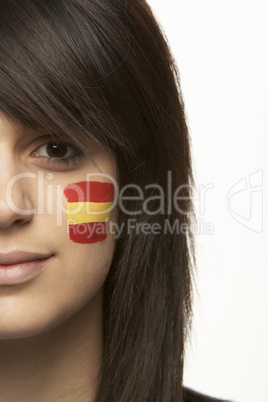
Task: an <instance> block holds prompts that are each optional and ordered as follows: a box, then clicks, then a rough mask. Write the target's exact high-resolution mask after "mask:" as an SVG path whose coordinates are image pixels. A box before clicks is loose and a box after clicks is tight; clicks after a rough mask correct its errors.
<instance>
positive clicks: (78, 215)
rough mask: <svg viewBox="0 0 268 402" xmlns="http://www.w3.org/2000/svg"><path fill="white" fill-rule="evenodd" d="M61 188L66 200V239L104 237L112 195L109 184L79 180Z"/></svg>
mask: <svg viewBox="0 0 268 402" xmlns="http://www.w3.org/2000/svg"><path fill="white" fill-rule="evenodd" d="M63 192H64V195H65V197H66V198H67V201H68V204H67V222H68V226H69V235H70V239H71V240H72V241H74V242H75V243H81V244H89V243H96V242H99V241H103V240H105V239H106V238H107V234H108V221H109V219H110V213H111V206H112V203H113V199H114V186H113V184H112V183H107V182H98V181H82V182H79V183H72V184H69V185H68V186H66V187H65V188H64V190H63Z"/></svg>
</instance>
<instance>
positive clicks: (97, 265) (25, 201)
mask: <svg viewBox="0 0 268 402" xmlns="http://www.w3.org/2000/svg"><path fill="white" fill-rule="evenodd" d="M49 140H50V139H49V138H48V137H47V136H46V137H44V135H43V134H41V133H38V132H33V131H27V132H26V131H25V129H23V128H22V127H20V126H19V125H17V124H15V122H12V121H10V120H8V119H7V118H6V116H5V115H3V114H1V113H0V171H1V181H0V252H2V253H6V252H10V251H14V250H24V251H31V252H40V253H43V254H48V255H51V257H50V258H49V259H48V260H47V262H46V264H45V268H44V269H43V271H42V272H41V273H39V275H38V276H36V277H34V278H32V279H31V280H29V281H28V282H25V283H22V284H15V285H14V284H13V285H5V286H4V285H0V317H1V319H0V389H1V400H2V401H5V402H9V401H10V402H11V401H15V400H23V401H27V402H28V401H37V400H38V401H39V402H43V401H64V402H69V401H70V402H73V401H77V402H83V401H87V402H88V401H93V399H94V395H95V393H96V389H97V386H98V373H99V372H100V362H101V355H102V347H103V342H102V334H103V332H102V295H103V283H104V280H105V278H106V276H107V273H108V271H109V267H110V264H111V260H112V256H113V251H114V243H115V241H114V238H113V236H112V235H111V234H109V235H108V237H107V239H106V240H105V241H102V242H98V243H94V244H78V243H74V242H72V241H71V240H70V238H69V235H68V231H67V219H66V215H64V214H63V217H62V224H60V225H59V222H58V211H57V205H58V204H57V203H58V200H57V197H56V196H54V197H53V196H52V195H51V189H53V192H54V194H55V193H56V188H57V186H58V187H59V186H60V188H61V189H62V190H63V188H64V187H65V186H66V185H68V184H69V183H76V182H79V181H83V180H86V174H87V173H95V174H96V176H95V177H94V180H99V181H104V179H103V177H102V176H101V173H105V174H108V175H110V176H112V177H114V178H116V165H115V161H114V159H113V157H112V156H110V155H107V154H105V153H104V152H99V151H98V152H97V151H96V152H95V153H94V163H93V161H92V160H91V159H90V158H88V157H86V156H83V157H82V158H79V159H76V162H75V163H71V164H70V165H69V166H67V165H66V164H64V163H63V164H60V165H58V164H53V163H51V162H49V160H48V158H47V157H46V156H44V155H47V153H44V152H46V149H47V148H46V146H44V144H46V143H47V142H49ZM50 141H51V140H50ZM38 172H39V174H40V172H43V173H42V174H43V177H44V182H43V186H42V189H43V195H44V202H43V203H42V206H43V207H44V211H43V213H38V211H37V212H36V213H31V214H29V215H23V214H21V213H19V212H18V211H13V210H12V208H10V205H9V203H8V202H7V201H6V197H5V191H6V185H7V184H8V182H9V181H10V180H11V179H12V177H14V176H15V175H16V174H19V173H36V174H37V173H38ZM49 174H50V176H49ZM98 175H99V176H98ZM48 178H49V179H48ZM48 185H50V190H48ZM49 191H50V192H49ZM39 193H40V188H39V190H38V183H37V180H36V179H32V178H24V179H22V180H19V181H17V182H16V183H15V184H14V187H13V192H12V200H13V201H14V204H16V205H17V206H18V207H19V208H20V209H22V210H25V209H27V210H30V209H34V208H35V209H38V203H40V200H39V199H38V194H39ZM39 196H40V194H39ZM61 202H62V205H63V206H64V207H66V205H67V200H66V198H65V197H64V195H63V192H61ZM48 204H49V205H50V208H51V205H52V206H53V207H54V208H53V213H51V211H50V213H48V212H47V206H48ZM39 212H40V211H39ZM115 218H116V212H115V211H114V210H113V211H112V213H111V220H115Z"/></svg>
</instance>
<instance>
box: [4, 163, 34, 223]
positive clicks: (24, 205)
mask: <svg viewBox="0 0 268 402" xmlns="http://www.w3.org/2000/svg"><path fill="white" fill-rule="evenodd" d="M1 165H2V163H1ZM0 170H2V173H1V175H0V231H1V229H7V228H10V227H11V226H12V227H13V226H16V227H18V226H22V225H24V224H25V223H27V222H29V221H30V220H32V218H33V215H34V214H35V213H36V211H35V209H34V208H33V203H32V201H31V197H30V193H31V191H30V189H31V184H30V181H29V179H31V178H33V176H35V175H34V174H33V173H31V172H20V171H19V170H18V169H17V168H16V166H15V162H14V159H13V161H12V160H11V161H10V159H9V161H7V163H6V164H5V166H4V167H3V165H2V166H0Z"/></svg>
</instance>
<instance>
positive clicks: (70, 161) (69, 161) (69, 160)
mask: <svg viewBox="0 0 268 402" xmlns="http://www.w3.org/2000/svg"><path fill="white" fill-rule="evenodd" d="M50 144H51V145H52V144H55V145H58V146H59V145H60V146H64V147H65V148H66V153H67V154H68V148H72V150H73V152H72V153H71V154H70V155H68V156H63V157H53V156H44V155H39V153H42V151H41V152H40V149H41V148H43V147H44V148H46V147H48V145H50ZM45 152H46V153H47V150H46V151H45ZM32 156H34V157H37V158H42V159H45V160H46V162H48V163H49V164H52V165H62V164H65V165H66V166H67V167H70V165H75V164H76V163H77V162H79V161H81V159H82V157H83V156H84V154H83V152H82V151H81V150H80V149H78V148H77V147H75V146H74V145H73V144H70V143H66V142H64V141H60V140H54V141H53V140H51V141H47V142H46V143H44V144H42V145H41V146H39V147H38V148H37V149H36V150H35V151H33V152H32Z"/></svg>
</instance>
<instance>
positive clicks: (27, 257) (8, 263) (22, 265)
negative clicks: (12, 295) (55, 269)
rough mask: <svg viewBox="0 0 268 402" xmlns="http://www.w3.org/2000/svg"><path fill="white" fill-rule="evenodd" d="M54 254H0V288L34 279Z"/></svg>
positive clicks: (18, 252)
mask: <svg viewBox="0 0 268 402" xmlns="http://www.w3.org/2000/svg"><path fill="white" fill-rule="evenodd" d="M53 256H54V254H51V253H48V254H42V253H32V252H28V251H12V252H9V253H0V286H1V285H16V284H19V283H23V282H27V281H29V280H30V279H33V278H34V277H36V276H37V275H38V274H39V273H40V272H41V271H43V269H44V267H45V266H46V263H47V262H48V260H50V259H51V258H52V257H53Z"/></svg>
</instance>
